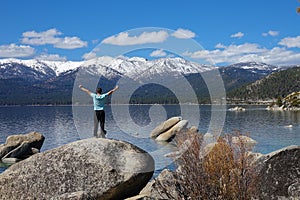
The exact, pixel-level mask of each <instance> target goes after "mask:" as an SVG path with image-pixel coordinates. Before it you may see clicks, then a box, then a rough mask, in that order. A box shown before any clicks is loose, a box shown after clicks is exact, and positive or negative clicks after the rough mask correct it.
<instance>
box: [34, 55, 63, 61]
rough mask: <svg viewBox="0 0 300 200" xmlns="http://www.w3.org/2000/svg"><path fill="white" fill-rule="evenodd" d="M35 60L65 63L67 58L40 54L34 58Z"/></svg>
mask: <svg viewBox="0 0 300 200" xmlns="http://www.w3.org/2000/svg"><path fill="white" fill-rule="evenodd" d="M35 59H37V60H48V61H67V57H65V56H63V57H61V56H60V55H58V54H42V55H39V56H37V57H35Z"/></svg>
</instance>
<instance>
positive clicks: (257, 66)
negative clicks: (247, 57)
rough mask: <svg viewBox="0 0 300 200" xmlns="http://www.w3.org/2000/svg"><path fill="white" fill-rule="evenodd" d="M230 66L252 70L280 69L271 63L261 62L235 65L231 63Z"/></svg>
mask: <svg viewBox="0 0 300 200" xmlns="http://www.w3.org/2000/svg"><path fill="white" fill-rule="evenodd" d="M228 67H236V68H241V69H246V70H252V71H253V72H255V71H256V70H259V71H278V70H279V69H280V67H278V66H275V65H269V64H266V63H259V62H243V63H237V64H233V65H229V66H228Z"/></svg>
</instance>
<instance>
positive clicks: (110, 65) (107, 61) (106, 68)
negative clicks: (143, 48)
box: [81, 56, 216, 78]
mask: <svg viewBox="0 0 300 200" xmlns="http://www.w3.org/2000/svg"><path fill="white" fill-rule="evenodd" d="M81 67H82V69H84V70H88V71H89V72H90V73H92V71H93V72H94V73H95V74H96V75H102V76H105V77H107V78H110V77H113V76H114V75H116V74H117V75H123V76H127V77H130V78H136V77H137V76H143V77H148V76H151V75H155V74H164V73H170V72H173V73H180V74H185V75H186V74H193V73H201V72H204V71H208V70H212V69H216V67H214V66H207V65H201V64H198V63H194V62H190V61H187V60H184V59H182V58H161V59H157V60H146V59H144V58H140V57H132V58H126V57H118V58H112V57H108V56H105V57H99V58H95V59H92V60H89V61H86V62H85V63H83V64H82V65H81Z"/></svg>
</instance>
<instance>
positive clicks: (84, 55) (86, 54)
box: [82, 52, 97, 60]
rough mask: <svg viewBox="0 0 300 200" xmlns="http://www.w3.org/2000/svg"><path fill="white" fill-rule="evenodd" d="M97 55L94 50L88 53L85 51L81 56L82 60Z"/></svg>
mask: <svg viewBox="0 0 300 200" xmlns="http://www.w3.org/2000/svg"><path fill="white" fill-rule="evenodd" d="M96 57H97V54H96V53H95V52H89V53H85V54H83V56H82V58H83V59H84V60H90V59H94V58H96Z"/></svg>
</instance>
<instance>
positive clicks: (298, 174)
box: [258, 146, 300, 199]
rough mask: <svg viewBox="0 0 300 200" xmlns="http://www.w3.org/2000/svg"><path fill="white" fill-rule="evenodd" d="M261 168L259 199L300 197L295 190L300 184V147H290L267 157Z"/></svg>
mask: <svg viewBox="0 0 300 200" xmlns="http://www.w3.org/2000/svg"><path fill="white" fill-rule="evenodd" d="M261 166H262V167H261V170H260V172H259V175H258V185H259V187H258V189H259V194H258V198H259V199H281V198H282V199H284V198H288V197H295V196H296V197H297V196H299V192H298V193H297V192H295V191H293V190H294V189H293V188H297V187H298V186H297V185H295V183H299V182H300V170H299V167H300V146H289V147H286V148H283V149H280V150H278V151H275V152H272V153H270V154H267V155H265V158H264V159H263V160H262V163H261ZM289 190H290V191H289ZM291 195H292V196H291ZM295 199H297V198H295Z"/></svg>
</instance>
